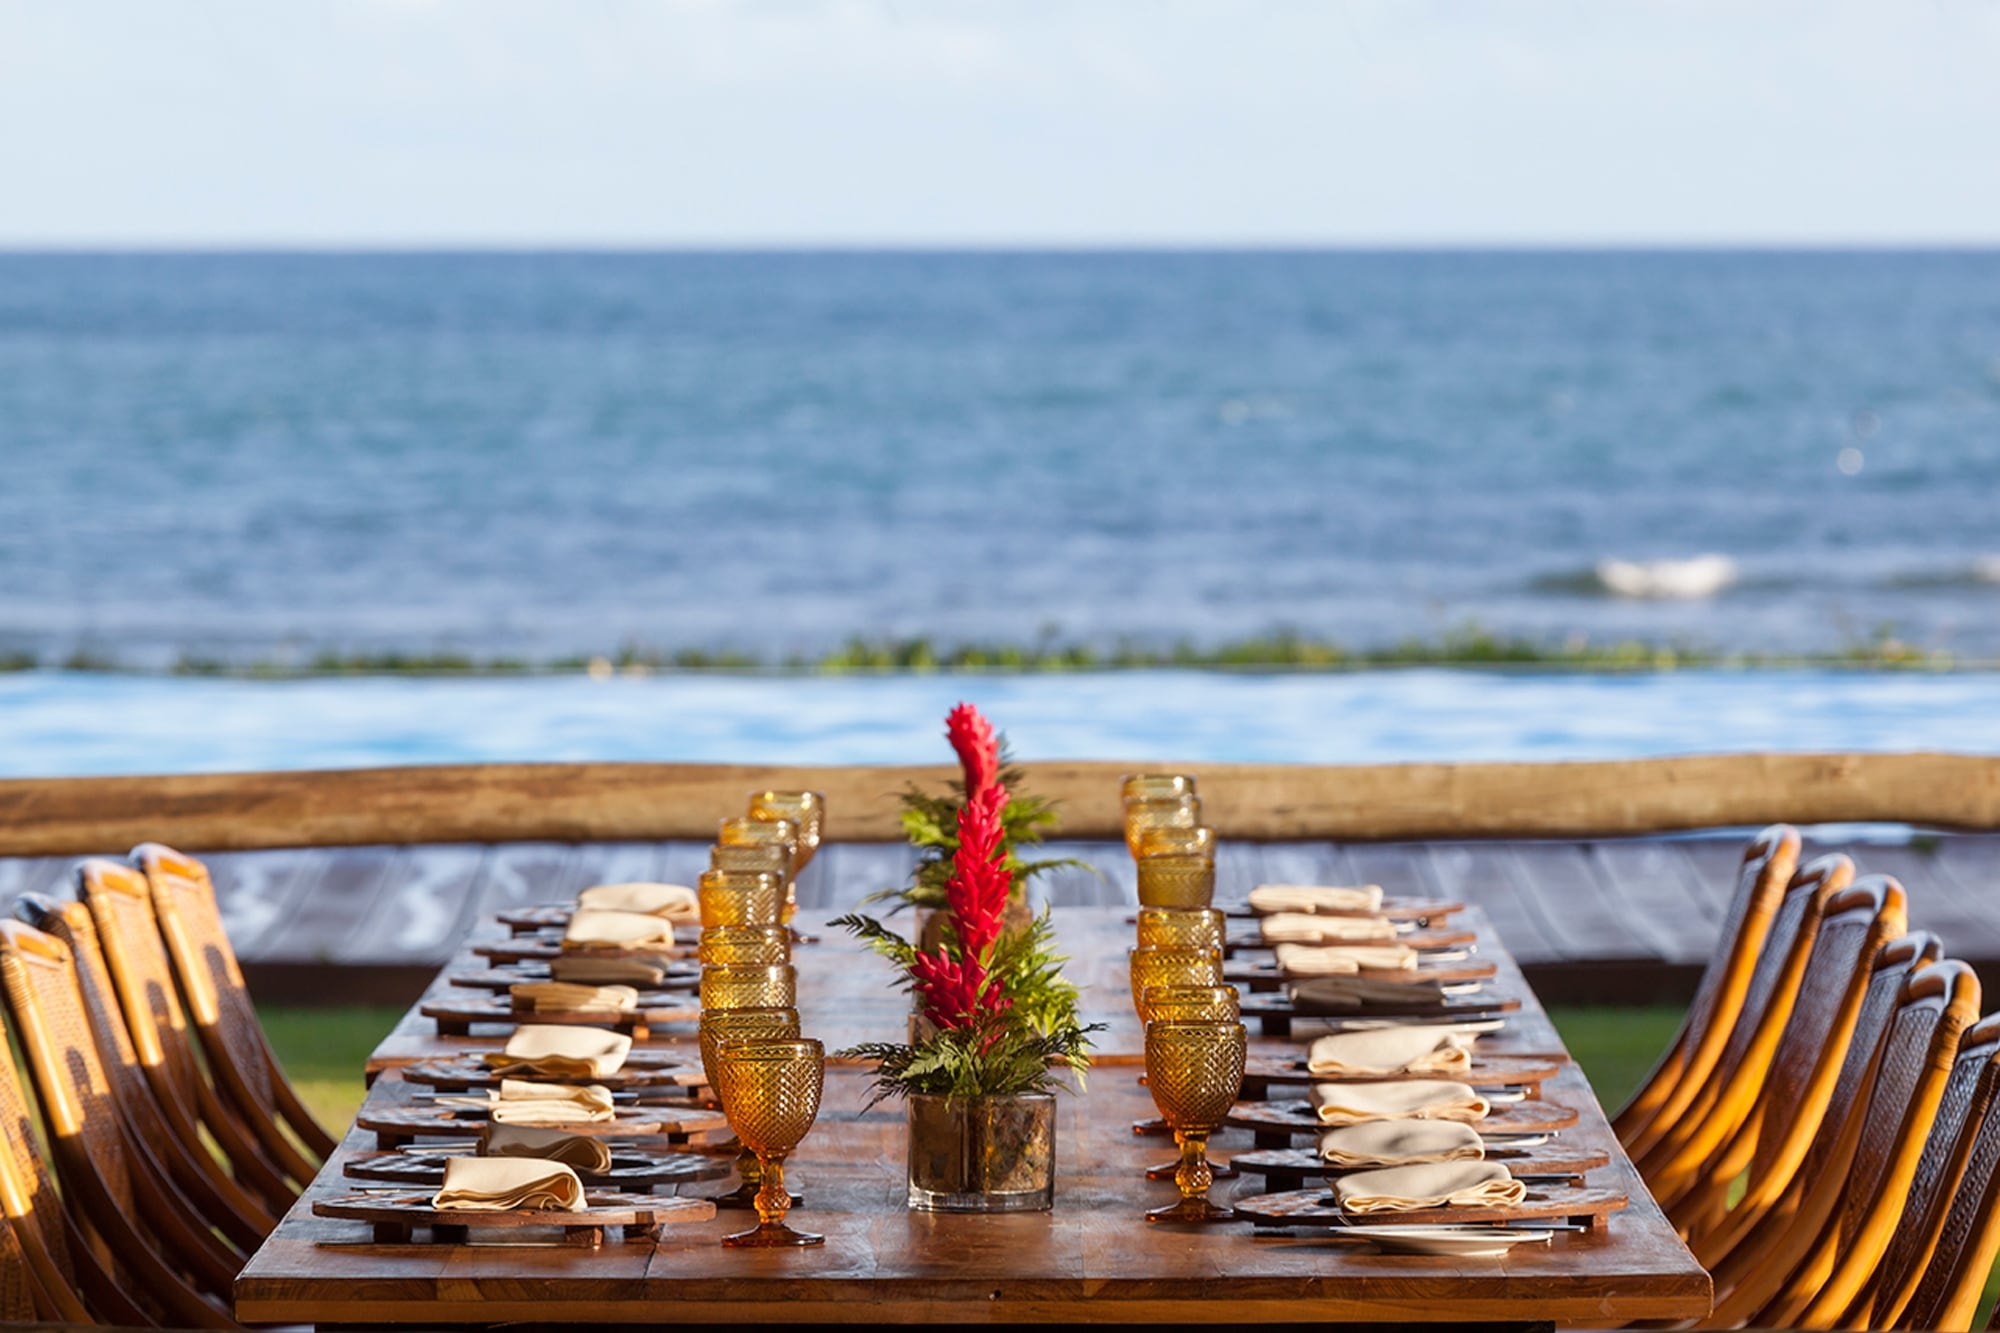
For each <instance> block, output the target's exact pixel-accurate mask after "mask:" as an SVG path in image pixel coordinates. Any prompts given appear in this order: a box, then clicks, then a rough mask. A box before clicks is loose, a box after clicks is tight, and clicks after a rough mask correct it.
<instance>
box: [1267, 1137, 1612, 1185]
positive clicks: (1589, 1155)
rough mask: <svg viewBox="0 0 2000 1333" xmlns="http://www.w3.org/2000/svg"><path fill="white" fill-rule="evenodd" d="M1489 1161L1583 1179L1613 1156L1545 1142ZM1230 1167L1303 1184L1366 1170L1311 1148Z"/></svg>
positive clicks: (1276, 1151) (1490, 1153) (1491, 1152)
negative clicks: (1332, 1159) (1324, 1156)
mask: <svg viewBox="0 0 2000 1333" xmlns="http://www.w3.org/2000/svg"><path fill="white" fill-rule="evenodd" d="M1486 1160H1487V1161H1489V1162H1498V1163H1500V1164H1501V1165H1502V1166H1504V1167H1506V1168H1507V1169H1508V1170H1509V1171H1512V1172H1513V1173H1514V1174H1515V1175H1517V1176H1581V1175H1582V1174H1583V1173H1584V1172H1586V1171H1595V1170H1597V1169H1598V1168H1599V1167H1601V1166H1609V1165H1610V1164H1611V1154H1610V1153H1608V1152H1603V1151H1601V1150H1596V1149H1590V1148H1572V1147H1569V1146H1568V1145H1566V1144H1561V1143H1545V1144H1542V1145H1540V1146H1539V1147H1534V1148H1516V1149H1506V1148H1489V1149H1487V1150H1486ZM1229 1164H1230V1165H1231V1166H1233V1167H1235V1168H1236V1169H1237V1170H1238V1171H1239V1172H1240V1171H1249V1172H1253V1173H1255V1174H1256V1175H1260V1176H1273V1177H1278V1178H1281V1179H1289V1180H1295V1181H1303V1180H1309V1179H1313V1178H1316V1177H1319V1176H1343V1175H1346V1174H1348V1173H1349V1172H1351V1171H1358V1170H1367V1169H1369V1168H1366V1167H1351V1166H1331V1165H1329V1164H1328V1163H1327V1162H1325V1161H1324V1160H1322V1159H1321V1157H1320V1155H1319V1154H1318V1153H1317V1152H1315V1151H1314V1150H1313V1149H1311V1148H1255V1149H1252V1150H1251V1151H1249V1152H1240V1153H1236V1154H1234V1155H1232V1156H1231V1157H1230V1159H1229Z"/></svg>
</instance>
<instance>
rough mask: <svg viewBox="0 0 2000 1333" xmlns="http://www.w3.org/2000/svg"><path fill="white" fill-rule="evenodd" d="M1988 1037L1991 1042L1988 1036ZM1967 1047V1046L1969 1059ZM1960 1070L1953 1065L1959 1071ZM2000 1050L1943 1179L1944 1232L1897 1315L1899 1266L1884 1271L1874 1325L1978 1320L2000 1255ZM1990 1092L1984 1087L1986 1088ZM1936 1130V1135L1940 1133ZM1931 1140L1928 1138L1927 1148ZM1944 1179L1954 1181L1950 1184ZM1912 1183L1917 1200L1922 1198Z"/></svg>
mask: <svg viewBox="0 0 2000 1333" xmlns="http://www.w3.org/2000/svg"><path fill="white" fill-rule="evenodd" d="M1994 1023H1995V1020H1994V1019H1991V1018H1989V1019H1987V1020H1986V1021H1985V1022H1982V1023H1981V1024H1980V1025H1979V1027H1978V1028H1977V1029H1975V1030H1974V1031H1975V1033H1977V1034H1978V1035H1979V1036H1980V1037H1981V1038H1982V1039H1985V1038H1987V1037H1988V1036H1989V1035H1990V1030H1991V1027H1992V1025H1993V1024H1994ZM1982 1044H1990V1043H1988V1042H1986V1041H1984V1040H1982ZM1964 1058H1965V1053H1964V1052H1962V1053H1961V1057H1960V1059H1961V1063H1963V1061H1964ZM1958 1072H1959V1071H1958V1070H1957V1069H1954V1070H1953V1073H1954V1074H1956V1073H1958ZM1996 1075H2000V1054H1993V1055H1988V1056H1987V1057H1986V1059H1985V1060H1984V1062H1983V1063H1982V1065H1981V1077H1980V1085H1981V1086H1980V1089H1979V1091H1978V1092H1977V1093H1975V1094H1974V1098H1973V1100H1974V1101H1975V1102H1976V1103H1978V1104H1979V1105H1978V1112H1977V1114H1971V1115H1968V1116H1967V1117H1966V1119H1965V1121H1964V1123H1963V1124H1962V1125H1960V1127H1959V1135H1958V1141H1957V1142H1956V1143H1955V1144H1954V1145H1952V1150H1951V1154H1950V1155H1951V1158H1952V1159H1953V1162H1954V1163H1955V1164H1956V1167H1957V1169H1956V1170H1953V1167H1952V1165H1947V1166H1946V1168H1945V1170H1944V1172H1943V1174H1942V1178H1941V1179H1940V1181H1939V1186H1940V1189H1939V1194H1938V1198H1937V1199H1936V1201H1935V1204H1934V1206H1935V1207H1937V1208H1938V1210H1939V1212H1940V1213H1941V1215H1942V1220H1941V1223H1940V1225H1939V1226H1938V1229H1937V1239H1936V1241H1935V1243H1934V1244H1933V1245H1932V1246H1931V1247H1930V1250H1929V1253H1928V1254H1927V1255H1926V1256H1925V1257H1924V1260H1923V1263H1922V1267H1921V1271H1920V1272H1919V1273H1918V1275H1917V1277H1916V1280H1915V1283H1914V1285H1913V1288H1912V1290H1911V1293H1910V1296H1909V1299H1908V1302H1907V1303H1906V1304H1905V1305H1904V1306H1903V1308H1902V1309H1901V1310H1900V1311H1898V1312H1896V1313H1895V1314H1894V1316H1893V1321H1891V1320H1889V1319H1884V1318H1882V1317H1881V1316H1883V1315H1885V1314H1886V1313H1887V1312H1886V1310H1885V1309H1884V1306H1885V1305H1886V1304H1887V1301H1885V1300H1884V1298H1885V1297H1888V1296H1891V1295H1892V1294H1893V1293H1892V1292H1891V1291H1890V1290H1889V1284H1890V1283H1891V1281H1892V1276H1893V1275H1892V1274H1890V1273H1889V1272H1888V1271H1887V1266H1886V1264H1885V1271H1884V1273H1883V1275H1882V1277H1883V1285H1882V1286H1881V1288H1880V1289H1879V1291H1878V1297H1877V1308H1876V1311H1875V1314H1874V1318H1875V1322H1874V1323H1873V1325H1872V1326H1873V1327H1877V1328H1881V1327H1893V1328H1942V1329H1965V1328H1970V1327H1971V1326H1972V1320H1973V1316H1974V1315H1975V1313H1976V1312H1977V1310H1978V1306H1979V1297H1980V1294H1981V1292H1982V1290H1983V1289H1984V1287H1985V1285H1986V1279H1987V1275H1988V1274H1989V1273H1991V1272H1992V1270H1993V1261H1994V1258H1995V1256H1996V1255H2000V1096H1996V1095H1995V1093H1996V1091H2000V1077H1996ZM1982 1094H1983V1095H1982ZM1935 1137H1936V1136H1935V1135H1933V1138H1935ZM1928 1146H1929V1145H1927V1148H1928ZM1944 1180H1950V1181H1951V1183H1950V1184H1949V1185H1948V1186H1946V1185H1944V1183H1943V1182H1944ZM1915 1196H1916V1190H1915V1189H1912V1191H1911V1199H1910V1203H1911V1204H1915V1203H1916V1202H1917V1200H1916V1197H1915Z"/></svg>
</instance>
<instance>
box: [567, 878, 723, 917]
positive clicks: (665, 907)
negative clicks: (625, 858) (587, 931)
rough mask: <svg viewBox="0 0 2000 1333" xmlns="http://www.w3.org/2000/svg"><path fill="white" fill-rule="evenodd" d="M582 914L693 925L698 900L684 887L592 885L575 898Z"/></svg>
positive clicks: (681, 885) (696, 914) (698, 906)
mask: <svg viewBox="0 0 2000 1333" xmlns="http://www.w3.org/2000/svg"><path fill="white" fill-rule="evenodd" d="M576 905H577V908H578V909H579V910H582V911H604V912H637V913H639V914H640V915H642V916H663V917H665V918H667V920H669V921H680V922H685V923H686V924H688V925H693V924H695V923H696V922H698V921H700V920H701V899H700V898H699V897H697V896H696V895H695V891H694V890H693V889H691V888H689V887H688V886H687V885H685V884H647V883H632V884H595V885H592V886H591V887H590V888H587V889H585V890H584V891H583V892H582V893H579V894H577V895H576Z"/></svg>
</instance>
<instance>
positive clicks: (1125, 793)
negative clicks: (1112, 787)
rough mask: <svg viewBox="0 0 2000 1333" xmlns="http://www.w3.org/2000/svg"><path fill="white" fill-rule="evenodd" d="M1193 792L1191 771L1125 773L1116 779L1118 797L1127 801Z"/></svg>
mask: <svg viewBox="0 0 2000 1333" xmlns="http://www.w3.org/2000/svg"><path fill="white" fill-rule="evenodd" d="M1194 794H1195V791H1194V774H1192V773H1127V774H1126V775H1125V776H1124V777H1122V778H1120V779H1119V780H1118V797H1119V799H1120V800H1122V801H1126V802H1128V803H1129V802H1132V801H1143V800H1148V799H1151V798H1154V797H1175V796H1192V795H1194Z"/></svg>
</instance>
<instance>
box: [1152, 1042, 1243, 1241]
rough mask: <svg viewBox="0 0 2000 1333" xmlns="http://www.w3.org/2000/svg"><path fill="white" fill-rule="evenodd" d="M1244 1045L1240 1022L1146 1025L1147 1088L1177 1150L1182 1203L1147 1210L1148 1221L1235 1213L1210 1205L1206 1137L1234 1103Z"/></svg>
mask: <svg viewBox="0 0 2000 1333" xmlns="http://www.w3.org/2000/svg"><path fill="white" fill-rule="evenodd" d="M1247 1046H1248V1042H1247V1039H1246V1036H1245V1033H1244V1030H1243V1025H1242V1024H1241V1023H1148V1024H1147V1025H1146V1087H1147V1089H1148V1090H1149V1091H1150V1092H1151V1093H1152V1094H1153V1104H1154V1105H1155V1106H1157V1107H1159V1108H1160V1115H1161V1117H1162V1118H1164V1119H1165V1120H1166V1122H1167V1123H1168V1124H1169V1125H1171V1126H1172V1127H1173V1131H1174V1141H1175V1142H1176V1143H1178V1144H1179V1145H1180V1150H1181V1160H1180V1166H1179V1168H1178V1169H1177V1170H1176V1171H1175V1172H1174V1184H1175V1185H1176V1186H1178V1187H1179V1189H1180V1192H1181V1198H1180V1202H1179V1203H1176V1204H1171V1205H1169V1206H1167V1207H1165V1208H1155V1209H1153V1210H1152V1211H1150V1212H1148V1213H1147V1214H1146V1220H1147V1221H1148V1222H1199V1223H1208V1222H1228V1221H1232V1220H1234V1218H1235V1213H1234V1212H1233V1211H1231V1210H1230V1209H1228V1208H1223V1207H1220V1206H1218V1205H1216V1204H1214V1203H1211V1202H1209V1198H1208V1187H1209V1185H1210V1184H1211V1183H1212V1182H1213V1181H1214V1179H1215V1171H1214V1168H1213V1167H1211V1166H1210V1165H1209V1162H1208V1151H1207V1150H1208V1136H1209V1135H1211V1134H1213V1133H1214V1132H1215V1131H1216V1130H1218V1129H1220V1128H1221V1127H1222V1122H1223V1121H1224V1120H1225V1119H1227V1118H1228V1116H1229V1109H1230V1108H1231V1107H1232V1106H1234V1105H1236V1097H1237V1094H1238V1093H1239V1092H1241V1091H1242V1088H1243V1056H1244V1052H1245V1050H1246V1048H1247Z"/></svg>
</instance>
